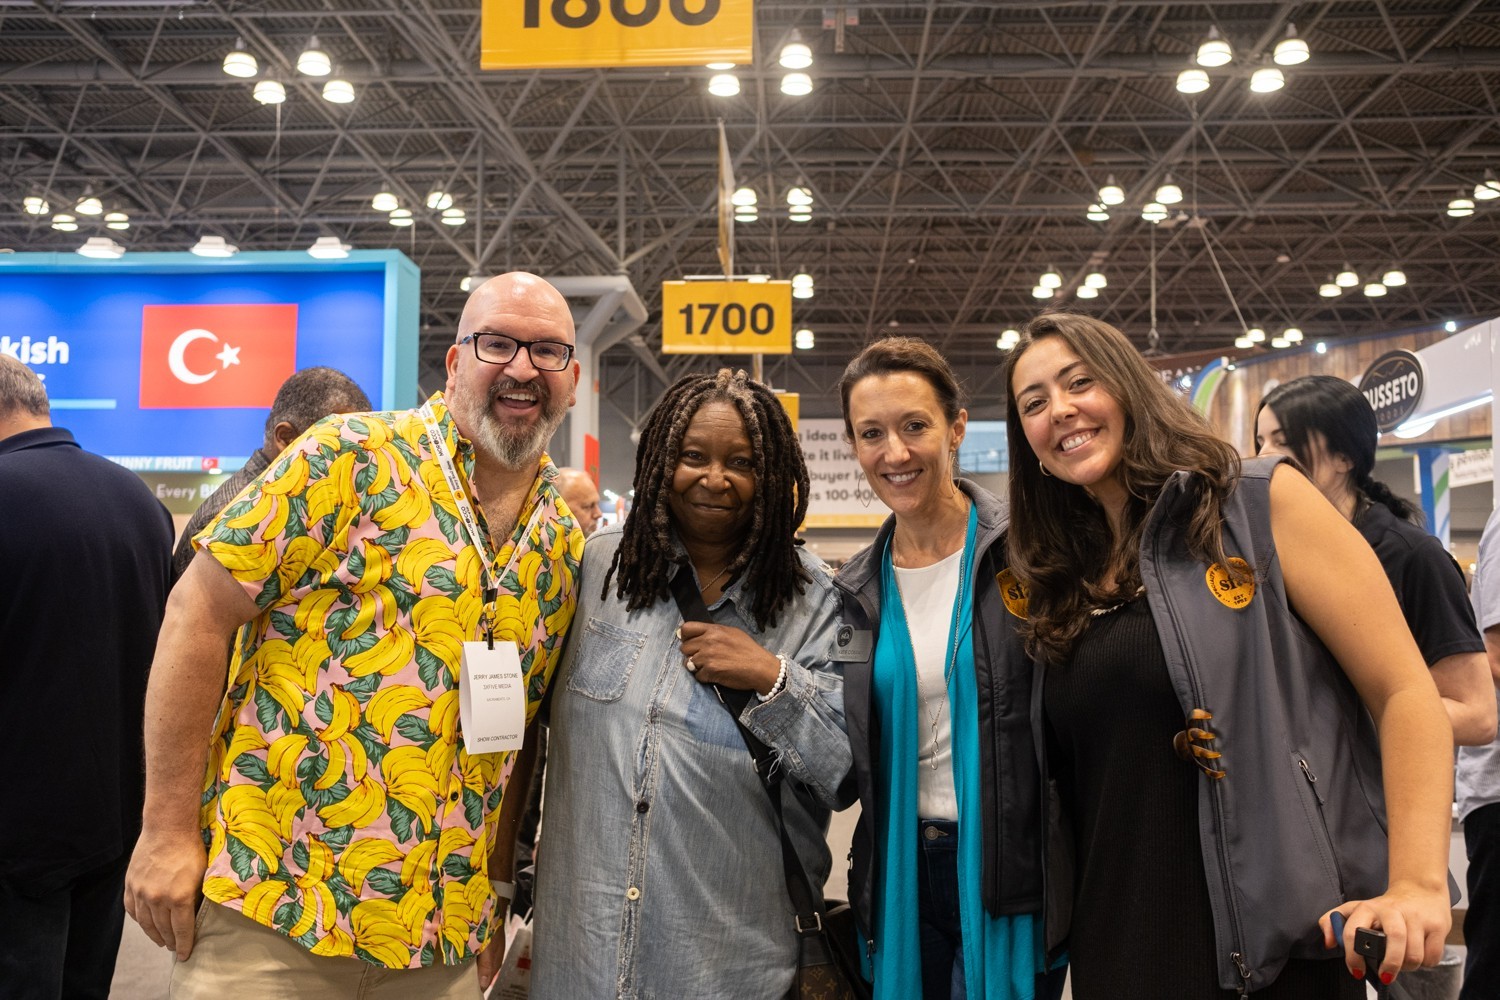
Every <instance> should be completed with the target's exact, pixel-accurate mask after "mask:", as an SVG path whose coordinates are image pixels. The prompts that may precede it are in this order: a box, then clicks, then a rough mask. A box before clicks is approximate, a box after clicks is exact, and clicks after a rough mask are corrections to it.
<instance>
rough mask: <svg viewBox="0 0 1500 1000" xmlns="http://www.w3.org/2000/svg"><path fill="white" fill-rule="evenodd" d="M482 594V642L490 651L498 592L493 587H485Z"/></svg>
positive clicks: (493, 644)
mask: <svg viewBox="0 0 1500 1000" xmlns="http://www.w3.org/2000/svg"><path fill="white" fill-rule="evenodd" d="M483 593H484V610H483V612H482V614H483V615H484V641H485V642H486V643H487V644H488V645H489V648H490V649H494V648H495V611H496V610H497V609H496V607H495V604H496V602H497V601H498V600H499V597H500V591H498V590H496V589H495V588H494V587H485V588H483Z"/></svg>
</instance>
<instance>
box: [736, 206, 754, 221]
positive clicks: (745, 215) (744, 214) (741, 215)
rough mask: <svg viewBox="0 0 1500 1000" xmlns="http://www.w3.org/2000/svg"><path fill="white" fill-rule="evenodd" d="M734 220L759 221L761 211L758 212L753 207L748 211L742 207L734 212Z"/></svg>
mask: <svg viewBox="0 0 1500 1000" xmlns="http://www.w3.org/2000/svg"><path fill="white" fill-rule="evenodd" d="M734 221H735V222H759V221H760V213H759V212H757V211H756V210H755V209H753V208H752V209H750V210H748V211H746V210H745V209H740V210H739V211H737V212H735V213H734Z"/></svg>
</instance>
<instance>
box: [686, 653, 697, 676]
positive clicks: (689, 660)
mask: <svg viewBox="0 0 1500 1000" xmlns="http://www.w3.org/2000/svg"><path fill="white" fill-rule="evenodd" d="M687 668H688V673H690V674H696V673H697V672H698V665H697V664H696V663H694V662H693V658H692V657H691V656H689V657H688V658H687Z"/></svg>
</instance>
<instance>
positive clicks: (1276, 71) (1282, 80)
mask: <svg viewBox="0 0 1500 1000" xmlns="http://www.w3.org/2000/svg"><path fill="white" fill-rule="evenodd" d="M1285 86H1286V74H1285V73H1283V72H1281V69H1280V68H1279V67H1276V66H1262V67H1261V68H1260V69H1258V70H1256V71H1255V72H1254V73H1251V74H1250V89H1251V90H1252V91H1254V92H1255V93H1257V94H1274V93H1275V92H1276V91H1278V90H1280V89H1281V88H1282V87H1285Z"/></svg>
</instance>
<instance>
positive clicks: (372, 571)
mask: <svg viewBox="0 0 1500 1000" xmlns="http://www.w3.org/2000/svg"><path fill="white" fill-rule="evenodd" d="M573 344H574V332H573V322H572V317H571V314H570V312H569V309H568V305H567V302H566V301H565V300H564V299H563V297H562V295H560V294H559V293H558V292H557V290H556V289H554V288H553V287H552V286H551V285H549V284H547V283H546V282H545V281H543V280H541V279H539V278H537V277H534V276H532V275H529V274H521V273H513V274H505V275H501V276H499V277H497V278H493V279H491V280H490V281H488V282H486V283H485V284H483V285H481V286H480V287H479V288H477V289H476V290H475V291H474V292H473V294H472V295H471V296H470V298H469V301H468V303H467V304H466V306H465V308H464V312H463V316H462V317H461V319H460V321H459V329H458V337H457V340H456V343H455V344H454V345H453V346H452V347H450V348H449V350H448V358H447V370H448V382H447V386H446V389H445V391H444V392H442V393H437V394H435V395H434V396H433V397H432V398H431V399H429V400H428V401H427V403H426V404H424V405H423V407H421V408H420V409H417V410H408V411H402V412H389V413H370V414H353V415H344V416H334V417H329V418H327V419H325V420H323V421H320V422H319V423H317V424H315V425H314V426H313V427H312V428H310V429H309V430H308V431H307V432H306V433H305V434H304V435H303V436H302V437H300V438H299V439H298V440H297V441H295V442H294V443H293V444H292V445H291V446H290V447H288V449H287V450H286V451H285V452H284V453H283V454H282V455H281V457H280V458H279V459H278V460H277V461H276V462H275V463H273V464H272V465H271V467H270V468H269V469H267V470H266V471H265V472H264V473H262V474H261V476H260V477H259V478H258V479H256V481H255V482H253V483H252V484H251V485H250V486H249V487H247V488H246V490H245V491H244V492H243V493H242V494H240V496H239V497H238V498H236V500H235V501H234V502H233V503H231V504H230V505H229V507H227V508H226V509H225V510H224V511H223V513H221V514H220V515H219V517H218V518H217V519H215V520H214V521H213V522H212V523H211V524H210V525H209V526H208V527H207V528H205V529H204V531H203V532H202V533H200V534H199V535H198V536H197V537H196V538H195V540H194V541H195V544H196V545H197V547H198V549H199V551H198V554H197V555H196V556H195V557H194V559H193V562H192V563H191V564H190V565H189V567H188V570H187V572H186V573H185V574H184V575H183V577H182V579H181V581H180V582H179V583H178V585H177V587H176V589H174V590H173V591H172V595H171V598H170V601H169V603H168V608H167V617H166V621H165V623H164V624H163V626H162V631H161V637H160V640H159V642H158V645H157V651H156V658H155V661H154V663H153V666H152V673H151V682H150V687H149V689H148V692H147V703H146V719H145V738H146V806H145V812H144V823H143V832H142V835H141V839H140V841H139V844H138V846H137V848H136V851H135V854H134V857H133V858H132V861H131V865H130V870H129V874H128V876H127V879H126V887H125V904H126V909H127V910H128V911H129V912H130V914H131V915H132V916H133V917H134V918H135V919H136V920H137V921H138V922H139V923H140V925H141V927H142V928H143V929H144V930H145V932H146V933H147V935H149V936H150V937H151V938H152V939H153V940H154V941H156V942H157V943H158V944H160V945H162V946H163V947H166V948H170V949H172V950H173V951H175V952H176V954H177V958H178V960H179V961H178V963H177V964H176V965H175V966H174V968H173V976H172V992H171V995H172V996H173V997H175V998H198V997H203V998H210V1000H222V998H223V997H224V996H230V995H234V996H256V995H261V996H277V997H280V996H317V997H323V996H329V997H333V996H353V995H355V994H356V993H358V994H359V995H360V996H361V997H380V996H391V997H407V996H424V997H468V998H473V997H477V996H478V995H479V992H480V989H481V983H483V984H486V985H487V984H488V983H489V982H490V981H491V980H492V979H493V977H494V974H495V972H496V971H497V970H498V968H499V964H500V959H501V957H502V951H503V947H504V934H503V930H502V927H503V918H504V913H505V909H506V903H507V900H508V898H509V892H510V890H509V886H508V883H509V882H510V881H511V878H512V850H513V846H514V843H515V825H516V822H517V821H518V820H519V818H520V815H521V811H522V810H523V809H524V807H525V804H526V792H527V789H526V786H527V782H528V780H529V777H530V768H531V761H530V759H529V757H530V748H531V747H533V746H534V740H533V739H532V732H533V730H534V723H533V718H534V714H535V711H536V707H537V705H538V703H539V702H540V701H541V698H542V695H543V694H544V692H545V690H546V686H547V682H548V680H549V679H550V677H551V674H552V671H553V669H554V667H555V666H556V664H557V661H558V659H559V656H560V653H561V649H562V641H563V637H564V635H565V633H566V630H567V627H568V624H569V622H570V621H571V619H572V616H573V609H574V603H575V589H576V579H577V571H578V559H579V556H580V554H581V551H582V547H583V534H582V532H581V531H579V529H578V526H577V522H576V520H575V519H574V518H573V516H572V514H571V512H570V511H569V510H568V509H567V506H566V503H565V502H564V501H563V500H562V499H561V495H560V494H559V492H558V490H557V488H556V485H555V482H554V480H555V477H556V475H557V470H556V469H555V467H554V466H553V465H552V463H551V461H550V459H549V458H548V457H547V455H546V453H545V451H544V448H545V445H546V442H547V441H548V439H549V438H550V437H551V436H552V433H553V432H554V431H555V430H556V429H557V426H558V424H559V423H560V422H561V420H562V417H563V415H564V414H565V413H566V411H567V409H568V407H569V406H571V405H572V404H573V402H574V399H575V395H574V393H575V389H576V386H577V383H578V378H579V374H580V372H579V366H578V363H577V362H576V361H573V360H572V356H573ZM491 636H492V637H493V643H489V642H487V641H485V640H487V639H488V638H489V637H491ZM231 642H232V647H233V655H232V657H231V656H230V650H231ZM507 649H508V650H509V651H510V652H509V654H508V655H509V657H510V658H509V660H507V659H506V650H507ZM226 659H228V660H229V661H230V668H229V677H228V690H227V692H226V690H225V677H224V663H225V660H226ZM517 660H518V661H519V667H518V668H517V667H516V665H515V664H516V661H517ZM497 663H500V664H501V665H502V666H503V667H504V669H508V670H512V671H514V672H515V673H514V674H513V675H512V674H507V675H506V676H514V677H515V678H516V679H517V680H518V682H519V683H517V684H516V685H515V688H516V690H517V692H518V694H519V695H522V696H523V697H517V698H515V699H514V700H513V701H512V703H511V709H512V712H513V713H516V714H515V715H514V716H513V717H514V718H515V719H519V718H520V714H519V713H520V712H521V703H522V702H524V719H525V725H526V732H527V739H526V741H525V745H526V749H523V750H522V751H520V753H514V752H511V751H504V752H474V753H470V752H469V751H468V750H467V749H465V741H466V740H468V741H469V742H470V743H471V744H474V743H475V741H476V740H478V739H480V738H482V737H481V736H480V731H481V724H480V723H479V722H475V721H474V720H475V719H476V718H478V716H475V715H473V714H471V711H472V709H471V707H470V706H469V705H467V704H465V705H463V707H462V709H461V707H460V706H461V701H467V700H469V699H466V698H464V697H462V696H463V695H465V694H469V695H474V697H475V698H479V700H483V699H482V698H480V696H479V695H478V694H476V691H478V689H479V688H480V686H481V685H479V684H476V683H475V682H473V681H468V682H467V689H466V681H465V678H466V676H469V675H467V674H466V671H474V670H476V669H477V670H479V671H480V673H479V676H486V677H489V676H490V675H489V674H484V673H483V672H482V671H484V670H487V669H491V668H494V667H495V665H496V664H497ZM476 664H483V666H481V667H478V668H476ZM502 673H503V670H502ZM486 685H488V681H487V682H486ZM516 725H517V726H519V725H520V723H519V722H517V723H516ZM465 727H468V730H467V731H465ZM513 735H514V734H512V736H513ZM490 745H494V744H490ZM502 792H504V794H503V795H502ZM200 894H201V897H202V902H201V904H200V903H199V902H198V900H199V898H200ZM195 906H196V907H197V909H196V913H195ZM476 966H477V975H476Z"/></svg>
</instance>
